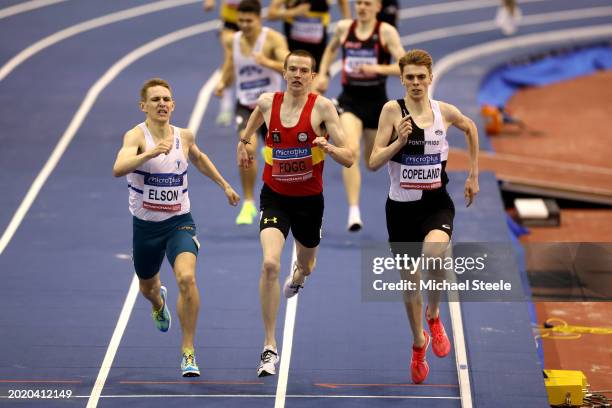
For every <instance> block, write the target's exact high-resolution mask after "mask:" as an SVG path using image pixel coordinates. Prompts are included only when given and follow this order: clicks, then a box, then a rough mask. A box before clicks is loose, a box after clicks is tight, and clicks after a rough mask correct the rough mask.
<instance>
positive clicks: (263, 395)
mask: <svg viewBox="0 0 612 408" xmlns="http://www.w3.org/2000/svg"><path fill="white" fill-rule="evenodd" d="M0 398H8V397H0ZM70 398H89V396H88V395H73V396H72V397H70ZM100 398H276V395H273V394H132V395H102V396H100ZM287 398H343V399H387V400H394V399H395V400H408V399H428V400H429V399H431V400H458V399H459V397H435V396H428V395H323V394H310V395H309V394H299V395H298V394H295V395H287Z"/></svg>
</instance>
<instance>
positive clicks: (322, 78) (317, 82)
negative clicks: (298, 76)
mask: <svg viewBox="0 0 612 408" xmlns="http://www.w3.org/2000/svg"><path fill="white" fill-rule="evenodd" d="M313 85H314V86H313V89H314V90H315V91H316V92H317V93H320V94H321V95H322V94H324V93H325V91H327V86H328V85H329V78H328V76H327V75H325V74H319V75H317V76H316V77H315V79H314V84H313Z"/></svg>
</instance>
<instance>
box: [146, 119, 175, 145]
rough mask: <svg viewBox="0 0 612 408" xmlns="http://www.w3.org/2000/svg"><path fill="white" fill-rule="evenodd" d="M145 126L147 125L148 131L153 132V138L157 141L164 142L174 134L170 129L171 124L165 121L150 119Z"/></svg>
mask: <svg viewBox="0 0 612 408" xmlns="http://www.w3.org/2000/svg"><path fill="white" fill-rule="evenodd" d="M145 124H146V125H147V129H149V132H151V136H153V139H155V140H163V139H165V138H167V137H168V136H169V135H171V134H172V128H171V127H170V122H168V121H163V122H159V121H156V120H153V119H150V118H147V119H146V120H145Z"/></svg>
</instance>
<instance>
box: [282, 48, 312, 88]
mask: <svg viewBox="0 0 612 408" xmlns="http://www.w3.org/2000/svg"><path fill="white" fill-rule="evenodd" d="M314 76H315V73H314V72H313V71H312V60H311V59H310V58H309V57H303V56H299V55H292V56H290V57H289V59H288V60H287V68H286V69H284V70H283V77H284V78H285V80H286V81H287V90H290V91H293V92H304V91H306V92H308V91H310V85H311V84H312V80H313V79H314Z"/></svg>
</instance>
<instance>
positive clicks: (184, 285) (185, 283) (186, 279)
mask: <svg viewBox="0 0 612 408" xmlns="http://www.w3.org/2000/svg"><path fill="white" fill-rule="evenodd" d="M175 273H176V284H177V285H178V287H179V290H180V291H181V292H187V291H189V290H190V288H192V287H194V286H195V284H196V278H195V274H194V273H193V272H192V271H187V270H180V269H179V270H176V271H175Z"/></svg>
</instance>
